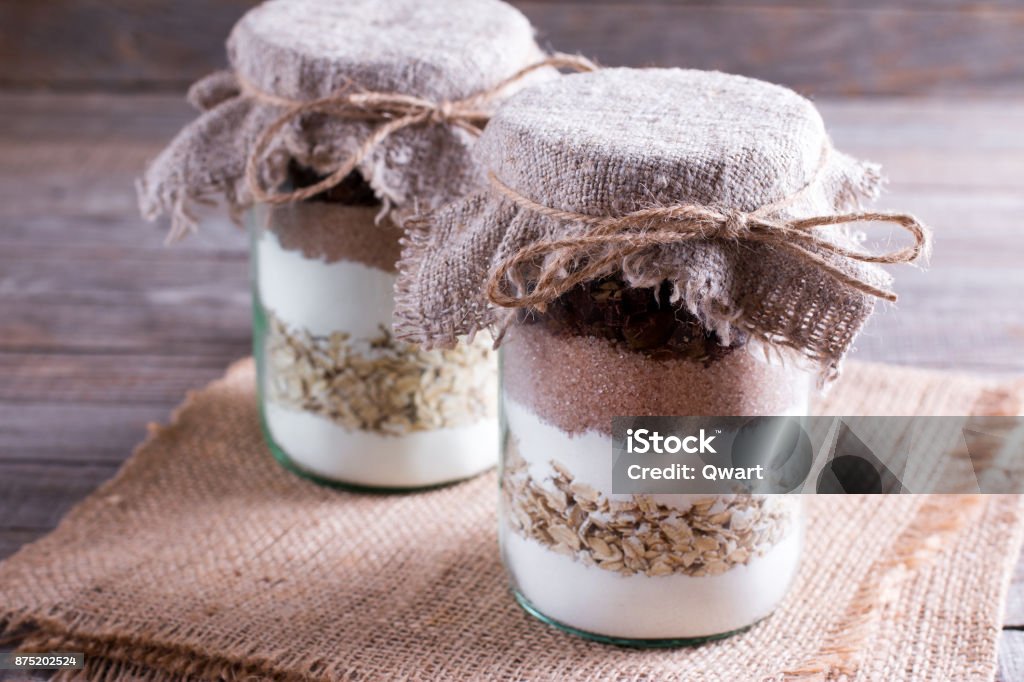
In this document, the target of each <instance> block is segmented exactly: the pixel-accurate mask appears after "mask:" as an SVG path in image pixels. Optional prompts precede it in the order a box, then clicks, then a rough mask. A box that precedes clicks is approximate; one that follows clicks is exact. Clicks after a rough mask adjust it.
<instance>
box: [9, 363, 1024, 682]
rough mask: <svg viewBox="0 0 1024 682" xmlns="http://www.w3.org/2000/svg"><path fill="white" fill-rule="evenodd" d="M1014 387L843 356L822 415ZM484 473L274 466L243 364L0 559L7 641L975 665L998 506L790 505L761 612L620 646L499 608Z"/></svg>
mask: <svg viewBox="0 0 1024 682" xmlns="http://www.w3.org/2000/svg"><path fill="white" fill-rule="evenodd" d="M1022 393H1024V391H1012V390H1010V389H1005V388H1003V389H999V388H998V387H994V386H993V385H991V384H988V383H985V382H983V381H980V380H974V379H969V378H958V377H955V376H949V375H937V374H929V373H924V372H916V371H909V370H897V369H894V368H882V367H873V366H865V365H859V366H858V365H852V366H851V367H850V368H849V371H848V372H847V374H846V376H844V378H843V379H841V380H840V382H839V384H838V385H837V386H836V387H835V390H834V391H833V393H832V394H831V396H830V397H829V398H828V400H827V403H826V408H825V409H827V410H828V411H834V412H850V411H851V410H857V409H861V408H864V407H870V408H871V411H873V412H879V413H886V412H900V413H911V412H914V411H928V412H930V413H943V412H952V413H956V412H963V411H969V410H974V409H982V408H984V409H986V410H989V411H1004V412H1012V411H1016V410H1019V400H1020V397H1021V394H1022ZM1015 401H1016V402H1015ZM862 411H864V410H862ZM369 454H372V453H368V455H369ZM495 487H496V486H495V477H494V475H493V474H489V475H485V476H482V477H480V478H477V479H475V480H472V481H469V482H467V483H463V484H460V485H456V486H452V487H448V488H444V489H440V490H435V491H430V492H424V493H420V494H412V495H404V496H387V495H362V494H354V493H346V492H339V491H334V490H329V489H325V488H321V487H318V486H316V485H314V484H312V483H309V482H307V481H304V480H302V479H299V478H297V477H295V476H293V475H291V474H289V473H287V472H285V471H283V470H282V469H281V468H280V467H279V466H278V465H277V464H276V463H275V462H274V461H273V460H272V459H271V457H270V454H269V453H268V451H267V449H266V447H265V446H264V444H263V443H262V441H261V437H260V431H259V426H258V422H257V412H256V408H255V396H254V382H253V366H252V363H251V361H244V362H241V363H238V364H236V365H235V366H234V367H232V368H231V370H230V371H229V372H228V374H227V377H226V378H225V379H222V380H220V381H217V382H215V383H213V384H212V385H210V386H209V387H207V388H205V389H203V390H202V391H199V392H197V393H195V394H194V395H192V396H190V397H189V399H188V401H187V402H186V404H185V406H184V407H183V408H181V409H180V410H179V411H178V413H177V414H176V415H175V418H174V421H173V423H172V425H170V426H167V427H159V428H157V427H153V428H152V434H151V436H150V438H149V439H148V441H147V442H146V443H145V444H143V445H142V446H141V447H140V448H139V449H138V451H137V452H136V453H135V455H134V456H133V457H132V459H131V460H129V461H128V463H127V464H126V465H125V467H124V468H123V470H122V471H121V472H120V474H118V476H117V477H116V478H115V479H114V480H113V481H111V482H110V483H108V484H106V485H104V486H103V487H102V488H100V489H99V490H98V491H97V492H96V493H95V494H94V495H92V496H91V497H90V498H89V499H87V500H86V501H85V502H83V503H82V504H80V505H79V506H78V507H77V508H75V509H74V510H73V511H72V512H71V513H70V514H68V516H67V518H66V519H65V520H64V521H63V522H62V523H61V525H60V527H59V528H58V529H57V530H56V531H54V532H53V533H52V534H50V535H49V536H48V537H46V538H44V539H42V540H40V541H39V542H36V543H34V544H32V545H30V546H28V547H26V548H24V549H22V550H21V551H20V552H19V553H18V554H16V555H15V556H13V557H12V558H10V559H9V560H7V561H6V562H4V563H3V564H2V565H0V623H3V624H4V625H5V626H6V630H7V633H8V635H9V634H11V633H12V632H19V633H22V634H26V633H27V637H26V638H25V639H24V640H23V646H24V647H25V648H26V649H35V650H50V651H54V650H62V651H84V652H85V653H86V656H87V659H88V667H87V670H86V671H85V674H84V676H86V677H88V678H89V679H102V680H129V679H130V680H168V679H177V678H178V677H179V676H189V677H190V678H195V679H208V678H223V679H230V680H236V679H269V678H286V679H345V680H376V679H416V680H421V679H422V680H437V679H458V680H462V679H516V680H518V679H525V680H533V679H573V680H591V679H616V680H722V681H723V682H725V681H728V682H733V681H735V680H759V679H772V680H781V679H829V678H843V676H846V677H847V678H848V679H858V680H903V679H912V680H967V679H969V680H986V679H991V678H992V677H993V676H994V671H995V664H996V658H995V650H996V639H997V636H998V633H999V630H1000V624H1001V616H1002V604H1003V602H1004V597H1005V593H1006V589H1007V583H1008V580H1009V576H1010V572H1011V568H1012V566H1013V565H1014V562H1015V560H1016V557H1017V554H1018V550H1019V548H1020V542H1021V529H1022V523H1021V518H1022V516H1021V507H1020V504H1019V502H1018V498H1016V497H1009V496H1006V497H998V496H987V497H980V496H979V497H953V496H909V495H908V496H891V497H884V498H882V497H879V498H863V497H820V498H813V499H809V502H810V524H809V528H808V536H807V539H808V545H807V549H806V553H805V557H804V560H803V565H802V570H801V571H800V575H799V578H798V580H797V584H796V585H795V586H794V589H793V590H792V592H791V594H790V596H789V598H788V599H787V601H786V602H785V604H784V605H783V606H782V607H781V609H780V610H779V611H777V612H776V613H775V615H773V616H772V617H771V618H769V619H768V620H766V621H764V622H763V623H761V624H760V625H758V626H756V627H754V628H753V629H752V630H750V631H749V632H747V633H746V634H743V635H739V636H736V637H733V638H731V639H728V640H724V641H721V642H718V643H714V644H708V645H705V646H703V647H700V648H696V649H684V650H662V651H636V650H629V649H621V648H616V647H611V646H604V645H600V644H594V643H590V642H586V641H583V640H580V639H577V638H575V637H571V636H569V635H565V634H562V633H561V632H558V631H556V630H554V629H552V628H549V627H547V626H545V625H542V624H541V623H539V622H537V621H535V620H533V619H531V618H530V617H529V616H527V615H526V614H525V613H523V612H522V611H520V610H519V608H518V607H517V606H516V605H515V604H514V603H513V601H512V599H511V597H510V596H509V594H508V592H507V590H506V585H505V576H504V574H503V571H502V568H501V563H500V559H499V555H498V549H497V543H496V534H495V501H496V498H497V494H496V490H495ZM594 598H595V599H599V598H600V595H594ZM0 629H3V627H2V626H0ZM79 676H82V674H81V673H74V674H71V675H69V676H68V678H71V679H74V678H77V677H79Z"/></svg>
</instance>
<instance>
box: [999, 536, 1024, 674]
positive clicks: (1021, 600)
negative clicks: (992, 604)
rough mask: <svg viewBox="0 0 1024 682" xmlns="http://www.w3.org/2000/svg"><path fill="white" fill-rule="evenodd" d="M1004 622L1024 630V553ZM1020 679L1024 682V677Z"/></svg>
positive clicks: (1013, 584) (1018, 565) (1015, 573)
mask: <svg viewBox="0 0 1024 682" xmlns="http://www.w3.org/2000/svg"><path fill="white" fill-rule="evenodd" d="M1003 622H1004V623H1005V625H1006V626H1007V627H1015V628H1021V629H1022V630H1024V553H1021V559H1020V561H1019V562H1017V570H1016V571H1015V572H1014V574H1013V581H1012V582H1011V583H1010V593H1009V595H1008V597H1007V600H1006V615H1005V617H1004V618H1003ZM1020 679H1022V680H1024V675H1021V677H1020Z"/></svg>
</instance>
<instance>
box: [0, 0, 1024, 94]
mask: <svg viewBox="0 0 1024 682" xmlns="http://www.w3.org/2000/svg"><path fill="white" fill-rule="evenodd" d="M252 4H254V2H253V0H218V1H216V2H206V1H202V0H178V1H176V2H171V1H170V0H154V1H152V2H147V3H134V4H132V3H115V4H111V3H104V2H100V0H84V1H83V0H51V1H50V2H47V3H46V4H45V5H43V4H40V3H38V2H33V1H32V0H8V2H6V3H3V4H2V5H0V44H2V45H4V59H3V60H2V61H0V86H8V87H33V86H48V87H51V88H53V87H56V88H78V89H82V88H91V89H96V88H121V89H124V88H134V89H146V88H150V89H151V88H168V87H170V88H181V87H183V86H184V85H186V84H187V83H188V82H189V81H191V80H193V79H195V78H196V77H198V76H200V75H202V74H203V73H206V72H208V71H210V70H211V69H213V68H219V67H220V66H222V65H223V64H224V63H225V55H224V46H223V43H224V38H225V37H226V35H227V33H228V31H229V29H230V27H231V25H232V24H233V23H234V21H235V20H236V18H237V17H238V16H240V15H241V14H242V12H243V11H244V10H245V9H246V8H248V7H249V6H251V5H252ZM514 4H515V5H517V6H518V7H519V8H520V9H522V10H523V12H524V13H525V14H526V15H527V16H528V17H530V19H531V20H532V21H533V22H534V24H535V25H536V26H537V28H538V31H539V33H540V36H541V39H542V40H543V41H544V42H545V43H546V44H550V45H551V46H553V47H555V48H557V49H560V50H563V51H580V52H582V53H584V54H587V55H590V56H595V57H597V58H598V59H600V60H601V61H602V62H604V63H606V64H610V65H620V64H621V65H630V66H633V65H648V64H657V65H662V66H689V67H697V68H718V69H722V70H726V71H732V72H739V73H745V74H748V75H752V76H757V77H762V78H767V79H769V80H773V81H777V82H781V83H786V84H789V85H793V86H795V87H798V88H800V89H802V90H806V91H808V92H820V93H824V92H832V93H844V94H849V93H873V94H879V93H886V94H894V93H897V94H898V93H907V92H917V93H920V92H957V93H963V92H991V91H1014V92H1021V91H1024V67H1022V64H1021V59H1020V56H1021V52H1020V49H1021V47H1020V40H1019V35H1020V31H1021V27H1022V25H1024V10H1022V8H1021V6H1020V3H1019V2H1011V1H1006V2H969V1H967V0H942V1H941V2H940V3H938V4H936V3H931V2H929V3H926V2H923V1H922V0H919V1H918V2H913V3H900V4H899V5H898V6H896V5H893V4H892V3H883V2H880V0H872V2H870V3H857V4H856V5H851V4H850V3H842V2H838V0H835V1H833V2H829V3H821V2H812V1H811V0H796V1H794V2H786V3H781V2H770V1H767V0H761V1H749V0H747V1H729V2H711V1H710V0H703V1H683V2H667V1H662V2H639V3H638V2H621V1H620V2H608V1H605V2H600V3H594V2H582V1H579V0H577V1H576V2H567V1H561V2H554V1H552V0H518V1H516V2H514Z"/></svg>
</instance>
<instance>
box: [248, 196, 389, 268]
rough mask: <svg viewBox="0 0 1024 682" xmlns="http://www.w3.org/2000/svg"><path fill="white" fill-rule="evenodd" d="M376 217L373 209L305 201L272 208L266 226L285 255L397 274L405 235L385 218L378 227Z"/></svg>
mask: <svg viewBox="0 0 1024 682" xmlns="http://www.w3.org/2000/svg"><path fill="white" fill-rule="evenodd" d="M377 213H378V209H377V208H375V207H370V206H348V205H345V204H337V203H328V202H321V201H304V202H301V203H297V204H286V205H283V206H275V207H273V208H272V209H271V210H270V214H269V220H268V223H267V224H268V225H269V228H268V229H269V230H270V231H271V232H273V233H274V234H275V235H276V236H277V239H278V241H279V242H280V244H281V248H283V249H285V250H286V251H300V252H301V253H302V255H303V256H305V257H306V258H310V259H314V260H322V261H326V262H327V263H335V262H338V261H342V260H345V261H353V262H356V263H361V264H363V265H366V266H368V267H371V268H377V269H378V270H384V271H386V272H396V269H395V264H396V263H397V262H398V257H399V255H400V254H401V250H402V249H401V245H400V244H399V239H401V237H402V231H401V230H400V229H399V228H398V227H397V226H396V225H395V224H394V223H392V222H391V221H390V220H388V219H386V218H384V219H382V220H381V221H380V222H379V223H377V222H376V217H377Z"/></svg>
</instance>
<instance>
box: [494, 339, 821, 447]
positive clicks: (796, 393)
mask: <svg viewBox="0 0 1024 682" xmlns="http://www.w3.org/2000/svg"><path fill="white" fill-rule="evenodd" d="M501 362H502V382H503V384H502V390H503V391H505V392H506V394H507V395H508V396H509V397H510V398H511V399H513V400H515V401H516V402H519V403H522V404H524V405H526V406H528V407H529V408H531V409H532V410H533V411H534V412H535V413H536V414H537V415H538V416H539V417H541V418H542V419H544V420H545V421H547V422H549V423H551V424H554V425H555V426H557V427H558V428H560V429H562V430H563V431H566V432H568V433H574V434H575V433H583V432H585V431H590V430H596V431H600V432H602V433H605V434H609V435H610V434H611V427H612V417H622V416H676V415H680V416H700V415H710V416H729V415H739V416H747V415H774V414H781V413H783V412H786V411H787V410H791V409H793V407H794V406H803V405H804V404H805V402H806V395H807V393H806V392H807V389H808V387H809V386H811V385H813V384H812V379H811V378H810V376H809V375H808V374H806V373H804V372H801V371H800V370H799V369H797V368H795V367H793V366H788V365H787V366H784V365H782V364H781V363H776V362H773V363H771V364H769V363H767V362H765V361H764V359H763V358H760V357H755V356H754V355H753V354H752V353H749V352H746V351H745V350H743V349H739V350H737V352H733V353H729V354H728V355H726V356H724V357H722V358H720V359H717V360H714V361H711V362H707V363H705V362H699V361H693V360H689V359H685V358H674V359H659V358H654V357H651V356H650V355H647V354H644V353H641V352H637V351H633V350H629V349H628V348H627V347H626V346H625V345H624V344H622V343H620V342H616V341H610V340H607V339H601V338H597V337H594V336H587V335H572V334H556V333H552V332H551V331H550V330H548V329H546V328H545V327H544V326H543V325H513V327H512V328H510V329H509V330H508V333H507V334H506V337H505V340H504V341H503V343H502V346H501Z"/></svg>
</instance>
